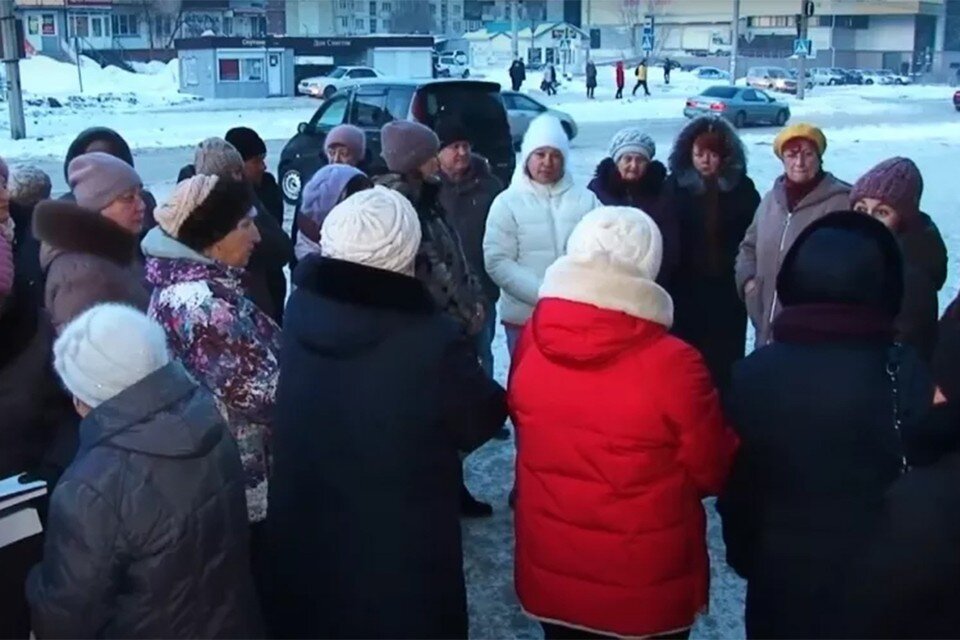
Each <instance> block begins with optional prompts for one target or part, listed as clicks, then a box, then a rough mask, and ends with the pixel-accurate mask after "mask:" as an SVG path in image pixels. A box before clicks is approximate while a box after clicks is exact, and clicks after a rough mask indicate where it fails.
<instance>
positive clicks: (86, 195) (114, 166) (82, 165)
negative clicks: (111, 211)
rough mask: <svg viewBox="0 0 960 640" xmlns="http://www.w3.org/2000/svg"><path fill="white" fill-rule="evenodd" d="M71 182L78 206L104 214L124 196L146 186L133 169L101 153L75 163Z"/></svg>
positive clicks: (69, 175)
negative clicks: (111, 204)
mask: <svg viewBox="0 0 960 640" xmlns="http://www.w3.org/2000/svg"><path fill="white" fill-rule="evenodd" d="M67 181H68V182H69V183H70V190H71V191H72V192H73V195H74V197H75V198H76V199H77V204H78V205H80V206H81V207H83V208H84V209H90V210H91V211H103V210H104V209H106V208H107V207H108V206H109V205H110V203H111V202H113V201H114V200H116V199H117V198H119V197H120V196H121V195H123V194H124V193H126V192H127V191H130V190H131V189H135V188H137V187H139V186H141V184H142V181H141V180H140V176H139V175H137V172H136V171H134V169H133V167H131V166H130V165H129V164H127V163H126V162H124V161H123V160H120V159H119V158H115V157H113V156H111V155H110V154H108V153H102V152H100V151H95V152H93V153H85V154H83V155H82V156H77V157H76V158H74V159H73V160H71V161H70V164H69V166H68V167H67Z"/></svg>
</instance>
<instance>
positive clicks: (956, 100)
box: [953, 91, 960, 111]
mask: <svg viewBox="0 0 960 640" xmlns="http://www.w3.org/2000/svg"><path fill="white" fill-rule="evenodd" d="M953 106H954V107H955V108H956V110H957V111H960V91H954V92H953Z"/></svg>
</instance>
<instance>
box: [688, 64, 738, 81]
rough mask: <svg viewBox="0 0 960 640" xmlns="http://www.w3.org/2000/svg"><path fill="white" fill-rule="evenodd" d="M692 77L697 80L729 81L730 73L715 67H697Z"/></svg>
mask: <svg viewBox="0 0 960 640" xmlns="http://www.w3.org/2000/svg"><path fill="white" fill-rule="evenodd" d="M693 77H694V78H696V79H698V80H729V79H730V72H728V71H724V70H722V69H717V68H716V67H697V68H696V69H695V70H694V71H693Z"/></svg>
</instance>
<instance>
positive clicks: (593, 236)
mask: <svg viewBox="0 0 960 640" xmlns="http://www.w3.org/2000/svg"><path fill="white" fill-rule="evenodd" d="M662 260H663V237H662V236H661V234H660V230H659V229H658V228H657V224H656V223H655V222H654V221H653V219H652V218H651V217H650V216H648V215H647V214H646V213H644V212H643V211H640V210H639V209H636V208H634V207H599V208H597V209H594V210H593V211H591V212H590V213H588V214H587V215H585V216H584V217H583V218H582V219H581V220H580V222H579V223H577V226H576V227H575V228H574V230H573V232H572V233H571V234H570V238H569V239H568V240H567V253H566V254H565V255H564V256H562V257H560V258H559V259H558V260H557V261H556V262H554V264H553V265H551V266H550V267H549V268H548V269H547V272H546V274H545V276H544V280H543V284H542V285H541V287H540V297H541V298H563V299H566V300H573V301H576V302H583V303H586V304H592V305H594V306H597V307H600V308H602V309H612V310H615V311H622V312H624V313H627V314H629V315H632V316H635V317H639V318H643V319H646V320H650V321H652V322H657V323H659V324H662V325H664V326H667V327H669V326H670V325H671V324H672V323H673V302H672V300H671V299H670V296H669V295H668V294H667V292H666V291H664V290H663V289H662V288H661V287H660V286H659V285H657V284H656V282H655V280H656V278H657V275H658V274H659V272H660V264H661V261H662Z"/></svg>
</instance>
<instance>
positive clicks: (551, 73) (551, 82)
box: [540, 64, 557, 96]
mask: <svg viewBox="0 0 960 640" xmlns="http://www.w3.org/2000/svg"><path fill="white" fill-rule="evenodd" d="M540 89H541V90H542V91H543V92H544V93H546V94H547V95H548V96H555V95H557V68H556V67H555V66H553V64H548V65H547V68H546V69H544V71H543V81H542V82H541V83H540Z"/></svg>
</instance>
